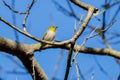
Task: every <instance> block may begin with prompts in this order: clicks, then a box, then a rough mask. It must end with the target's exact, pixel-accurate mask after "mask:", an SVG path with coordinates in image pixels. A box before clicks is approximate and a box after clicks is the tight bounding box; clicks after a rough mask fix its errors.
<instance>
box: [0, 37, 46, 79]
mask: <svg viewBox="0 0 120 80" xmlns="http://www.w3.org/2000/svg"><path fill="white" fill-rule="evenodd" d="M0 51H3V52H6V53H8V54H12V55H15V56H17V57H18V58H19V59H20V60H21V61H22V63H23V64H24V66H25V67H26V69H27V70H28V71H29V73H30V74H31V76H32V77H35V79H36V80H48V79H47V76H46V74H45V73H44V71H43V70H42V68H41V67H40V66H39V65H38V63H37V61H36V60H35V59H34V57H33V52H34V47H33V45H27V44H23V43H19V42H15V41H12V40H9V39H6V38H2V37H0ZM33 61H34V66H33V63H32V62H33ZM33 68H34V70H35V71H34V72H35V74H37V75H33Z"/></svg>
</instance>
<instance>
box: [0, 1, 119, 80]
mask: <svg viewBox="0 0 120 80" xmlns="http://www.w3.org/2000/svg"><path fill="white" fill-rule="evenodd" d="M11 1H12V0H11ZM56 1H57V0H56ZM81 1H84V2H86V3H88V4H91V5H93V6H95V7H97V8H98V9H100V10H101V9H102V5H103V3H104V0H81ZM6 2H7V3H8V4H11V2H10V1H7V0H6ZM29 3H30V0H26V1H24V0H19V1H16V4H15V9H16V10H20V11H25V10H26V8H27V6H28V5H29ZM58 3H60V4H61V5H63V6H64V7H65V8H66V9H67V10H69V11H70V9H69V7H68V5H67V2H66V0H64V1H60V0H59V1H58ZM0 5H1V6H0V11H1V12H0V16H2V17H3V18H5V19H6V20H7V21H9V22H11V23H13V21H12V15H11V14H12V12H11V11H10V10H9V9H8V8H7V7H5V6H4V4H3V3H2V0H0ZM72 6H73V8H74V9H75V12H76V14H77V15H78V17H80V16H81V14H82V15H83V16H84V17H85V16H86V11H84V10H83V9H81V8H79V7H77V6H75V5H74V4H72ZM113 9H116V8H113ZM109 13H111V14H108V16H109V20H110V19H111V16H112V11H111V12H109ZM15 15H16V26H17V27H19V28H20V29H21V30H22V22H23V17H24V16H23V15H19V14H15ZM119 17H120V16H118V18H119ZM98 18H101V15H99V16H98ZM109 20H108V21H107V23H108V22H109ZM77 23H78V22H77ZM53 24H54V25H56V26H58V29H57V35H56V38H55V39H56V40H59V41H64V40H67V39H70V38H71V37H72V36H73V31H74V30H73V29H74V24H75V19H74V18H71V17H68V16H66V15H64V14H63V13H61V12H60V11H58V10H57V8H56V7H55V4H54V3H53V2H52V0H37V2H36V3H35V5H34V6H33V8H32V10H31V12H30V15H29V17H28V20H27V30H28V32H29V33H30V34H32V35H34V36H36V37H37V38H42V36H43V34H44V32H45V31H46V30H47V28H48V27H49V26H50V25H53ZM89 24H90V25H93V26H101V25H102V23H101V22H99V21H97V20H96V19H95V18H93V19H92V20H91V21H90V23H89ZM115 26H118V22H116V25H115ZM115 26H114V25H113V27H112V28H110V30H115V31H116V32H119V30H118V29H117V28H116V27H115ZM0 27H1V28H0V36H2V37H5V38H9V39H12V40H16V37H15V34H14V30H13V29H11V28H10V27H8V26H6V25H5V24H4V23H2V22H0ZM77 28H79V26H78V27H77ZM113 28H114V29H113ZM85 31H86V33H87V32H88V33H90V32H89V31H90V30H89V29H86V30H85ZM88 35H89V34H87V35H82V36H81V37H80V38H79V40H78V41H77V43H78V44H81V42H82V41H83V40H84V39H85V38H86V37H87V36H88ZM18 36H19V42H22V43H26V44H34V43H38V42H36V41H34V40H32V39H30V38H28V37H26V36H24V35H22V34H19V33H18ZM118 39H119V38H118ZM101 43H102V40H101V38H100V37H98V36H97V37H95V38H92V39H89V40H88V41H87V43H86V44H85V46H88V47H97V48H105V46H104V45H103V44H101ZM119 45H120V44H116V45H113V49H116V50H120V49H119V47H118V46H119ZM60 51H61V49H47V50H43V51H41V52H36V53H35V58H36V60H37V61H38V63H39V64H40V65H41V67H42V68H43V70H44V71H45V73H46V74H47V76H48V78H49V80H50V79H51V78H52V75H53V71H54V67H55V64H56V63H57V61H58V56H59V55H60V54H59V53H60ZM67 54H68V51H67V50H64V52H63V57H62V60H61V62H60V66H59V69H58V73H57V76H56V77H57V79H58V80H63V78H64V74H65V69H66V60H67ZM3 55H4V56H3ZM6 55H7V56H10V57H12V58H13V59H15V60H16V61H17V62H18V63H19V64H21V65H22V63H21V62H20V60H19V59H18V58H16V57H14V56H11V55H9V54H5V53H3V52H0V66H1V67H3V68H4V70H8V71H12V70H14V69H16V71H23V72H26V70H25V69H21V68H20V67H19V66H17V65H16V64H15V63H14V62H13V61H11V59H8V58H7V57H5V56H6ZM95 57H96V59H97V60H98V62H99V63H100V64H101V66H102V67H103V69H104V70H105V71H106V72H107V73H109V75H110V76H111V77H113V78H114V80H116V79H117V77H118V75H119V74H120V67H119V66H118V65H117V64H116V62H115V60H114V58H113V57H109V56H98V55H97V56H96V55H89V54H82V53H81V54H79V55H78V56H77V61H78V64H79V67H80V70H81V72H82V73H83V75H84V76H85V79H86V80H90V77H91V75H92V73H94V80H110V79H109V78H108V76H106V75H105V74H104V73H102V71H101V70H100V68H99V67H98V65H97V64H96V62H95ZM8 66H9V67H8ZM22 66H23V65H22ZM90 69H92V71H91V72H90V73H86V72H87V71H89V70H90ZM0 78H2V79H4V80H16V78H17V79H18V80H32V78H31V76H30V75H29V74H25V75H17V74H7V73H5V72H4V71H1V70H0ZM75 78H76V73H75V65H73V66H72V67H71V69H70V74H69V80H73V79H75Z"/></svg>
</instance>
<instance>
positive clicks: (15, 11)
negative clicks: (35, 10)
mask: <svg viewBox="0 0 120 80" xmlns="http://www.w3.org/2000/svg"><path fill="white" fill-rule="evenodd" d="M2 1H3V3H4V5H5V6H7V7H8V9H10V10H11V11H13V12H14V13H18V14H26V12H20V11H17V10H15V9H13V8H12V7H11V6H10V5H8V4H7V3H6V2H5V0H2Z"/></svg>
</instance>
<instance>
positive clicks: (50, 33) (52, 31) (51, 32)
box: [40, 25, 57, 49]
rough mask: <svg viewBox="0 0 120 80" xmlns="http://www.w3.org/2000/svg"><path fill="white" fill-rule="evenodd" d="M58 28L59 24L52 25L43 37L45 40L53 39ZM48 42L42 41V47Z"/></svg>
mask: <svg viewBox="0 0 120 80" xmlns="http://www.w3.org/2000/svg"><path fill="white" fill-rule="evenodd" d="M56 29H57V26H54V25H52V26H50V27H49V28H48V29H47V31H46V32H45V33H44V36H43V38H42V40H45V41H53V40H54V38H55V36H56ZM45 45H46V44H45V43H41V47H40V49H41V48H43V47H44V46H45Z"/></svg>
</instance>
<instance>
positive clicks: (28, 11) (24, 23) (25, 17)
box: [22, 0, 36, 31]
mask: <svg viewBox="0 0 120 80" xmlns="http://www.w3.org/2000/svg"><path fill="white" fill-rule="evenodd" d="M35 2H36V0H32V2H31V4H30V6H28V9H27V11H26V14H25V16H24V20H23V24H22V25H23V30H24V31H26V21H27V18H28V15H29V13H30V10H31V8H32V7H33V5H34V3H35Z"/></svg>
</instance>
